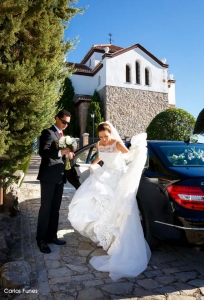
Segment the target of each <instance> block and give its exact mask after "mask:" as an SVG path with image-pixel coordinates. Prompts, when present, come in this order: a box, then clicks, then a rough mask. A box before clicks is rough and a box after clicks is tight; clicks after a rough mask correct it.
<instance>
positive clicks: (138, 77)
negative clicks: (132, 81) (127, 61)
mask: <svg viewBox="0 0 204 300" xmlns="http://www.w3.org/2000/svg"><path fill="white" fill-rule="evenodd" d="M135 71H136V83H138V84H140V62H139V61H136V63H135Z"/></svg>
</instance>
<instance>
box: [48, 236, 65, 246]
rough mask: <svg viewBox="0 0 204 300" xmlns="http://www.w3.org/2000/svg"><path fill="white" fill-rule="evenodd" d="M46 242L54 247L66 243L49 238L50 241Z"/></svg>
mask: <svg viewBox="0 0 204 300" xmlns="http://www.w3.org/2000/svg"><path fill="white" fill-rule="evenodd" d="M46 241H47V243H53V244H55V245H65V244H66V241H64V240H59V239H58V238H51V239H48V240H46Z"/></svg>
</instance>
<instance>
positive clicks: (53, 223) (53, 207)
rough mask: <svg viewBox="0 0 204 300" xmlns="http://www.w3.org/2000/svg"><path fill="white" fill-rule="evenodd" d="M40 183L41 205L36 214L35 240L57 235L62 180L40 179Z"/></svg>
mask: <svg viewBox="0 0 204 300" xmlns="http://www.w3.org/2000/svg"><path fill="white" fill-rule="evenodd" d="M40 185H41V206H40V210H39V214H38V224H37V236H36V239H37V241H40V240H46V239H51V238H55V237H57V229H58V222H59V210H60V205H61V201H62V194H63V187H64V182H60V183H58V184H56V183H50V182H45V181H40Z"/></svg>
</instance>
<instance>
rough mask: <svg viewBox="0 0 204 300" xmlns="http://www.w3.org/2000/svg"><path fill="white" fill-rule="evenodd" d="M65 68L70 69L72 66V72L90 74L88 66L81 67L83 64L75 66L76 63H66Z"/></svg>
mask: <svg viewBox="0 0 204 300" xmlns="http://www.w3.org/2000/svg"><path fill="white" fill-rule="evenodd" d="M66 66H67V67H72V66H73V68H74V70H76V71H87V72H91V71H92V70H91V69H90V68H89V67H88V66H86V65H83V64H77V63H72V62H67V63H66Z"/></svg>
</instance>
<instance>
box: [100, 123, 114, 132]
mask: <svg viewBox="0 0 204 300" xmlns="http://www.w3.org/2000/svg"><path fill="white" fill-rule="evenodd" d="M105 130H107V131H108V132H109V133H111V128H110V126H109V124H107V123H106V122H102V123H100V124H99V125H98V129H97V131H98V133H99V132H101V131H105Z"/></svg>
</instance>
